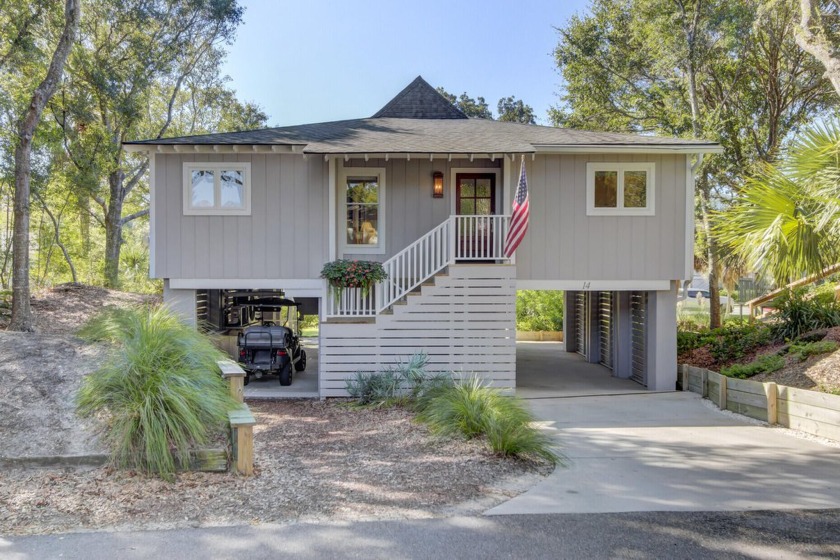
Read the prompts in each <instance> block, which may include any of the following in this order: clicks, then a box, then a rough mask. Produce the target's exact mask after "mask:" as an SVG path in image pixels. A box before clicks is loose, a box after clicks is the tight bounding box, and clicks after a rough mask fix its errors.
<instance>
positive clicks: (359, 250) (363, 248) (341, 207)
mask: <svg viewBox="0 0 840 560" xmlns="http://www.w3.org/2000/svg"><path fill="white" fill-rule="evenodd" d="M350 177H376V180H377V183H378V184H379V203H378V205H379V208H378V210H377V216H378V218H379V228H378V229H377V231H376V234H377V244H376V245H353V244H350V243H348V242H347V228H346V226H345V221H346V220H347V179H348V178H350ZM337 182H338V185H337V191H338V212H337V216H336V220H337V221H338V228H337V230H338V231H337V233H338V247H339V251H341V253H342V254H349V255H384V254H385V245H386V243H387V240H386V235H385V232H386V231H387V230H386V229H385V226H386V219H387V216H386V214H387V211H386V208H387V206H386V205H385V196H386V193H387V190H388V188H387V185H386V181H385V168H384V167H341V168H339V171H338V180H337Z"/></svg>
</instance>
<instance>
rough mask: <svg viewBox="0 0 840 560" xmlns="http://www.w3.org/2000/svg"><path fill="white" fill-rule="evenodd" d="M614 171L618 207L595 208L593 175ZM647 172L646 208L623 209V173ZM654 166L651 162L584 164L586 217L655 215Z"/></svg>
mask: <svg viewBox="0 0 840 560" xmlns="http://www.w3.org/2000/svg"><path fill="white" fill-rule="evenodd" d="M597 171H615V172H617V173H618V192H617V193H616V198H617V203H618V206H617V207H615V208H596V207H595V173H596V172H597ZM625 171H646V172H647V178H648V180H647V187H646V192H647V206H646V207H644V208H625V207H624V172H625ZM655 195H656V164H655V163H653V162H632V163H618V162H614V163H613V162H600V161H599V162H589V163H587V164H586V215H587V216H655V215H656V196H655Z"/></svg>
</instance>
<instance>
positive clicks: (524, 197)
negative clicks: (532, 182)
mask: <svg viewBox="0 0 840 560" xmlns="http://www.w3.org/2000/svg"><path fill="white" fill-rule="evenodd" d="M529 214H530V211H529V204H528V180H527V178H526V177H525V158H524V157H523V158H522V167H521V169H520V171H519V186H518V187H516V197H514V199H513V214H512V215H511V217H510V227H509V228H508V232H507V237H506V238H505V248H504V252H505V257H507V258H510V257H511V256H513V254H514V253H515V252H516V248H517V247H519V243H520V242H522V238H523V237H525V232H527V231H528V216H529Z"/></svg>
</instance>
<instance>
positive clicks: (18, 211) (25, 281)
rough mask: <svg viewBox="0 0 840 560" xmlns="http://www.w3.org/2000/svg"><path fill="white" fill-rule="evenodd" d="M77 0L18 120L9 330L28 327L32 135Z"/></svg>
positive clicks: (59, 64) (76, 15)
mask: <svg viewBox="0 0 840 560" xmlns="http://www.w3.org/2000/svg"><path fill="white" fill-rule="evenodd" d="M79 2H80V0H66V2H65V4H64V30H63V31H62V33H61V38H60V39H59V41H58V45H57V46H56V48H55V52H54V53H53V56H52V60H51V61H50V67H49V69H48V70H47V75H46V77H45V78H44V80H43V81H42V82H41V83H40V84H39V85H38V87H37V88H35V91H34V92H33V93H32V99H31V101H30V102H29V107H28V108H27V110H26V112H25V113H24V114H23V116H22V117H21V119H20V121H19V123H18V144H17V146H16V147H15V229H14V235H13V243H14V248H13V250H12V319H11V322H10V323H9V327H8V328H9V330H12V331H32V330H33V322H32V307H31V306H30V302H29V297H30V290H29V204H30V200H29V199H30V192H29V183H30V178H31V172H32V166H31V164H32V161H31V160H32V138H33V137H34V135H35V129H36V128H37V126H38V122H39V121H40V120H41V114H42V113H43V111H44V107H45V106H46V104H47V102H48V101H49V99H50V97H52V95H53V93H55V89H56V87H57V86H58V80H59V79H60V78H61V75H62V74H63V73H64V63H65V62H66V61H67V55H69V54H70V48H71V47H72V46H73V39H74V37H75V36H76V30H77V29H78V27H79V19H80V17H81V7H80V4H79Z"/></svg>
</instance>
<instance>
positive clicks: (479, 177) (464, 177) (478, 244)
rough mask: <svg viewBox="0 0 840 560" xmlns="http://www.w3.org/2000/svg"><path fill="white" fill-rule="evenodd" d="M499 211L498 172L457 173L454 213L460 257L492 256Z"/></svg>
mask: <svg viewBox="0 0 840 560" xmlns="http://www.w3.org/2000/svg"><path fill="white" fill-rule="evenodd" d="M495 213H496V174H495V173H458V174H457V175H456V176H455V214H457V215H458V216H460V218H458V219H457V223H458V255H457V256H458V257H459V258H462V259H482V258H492V253H491V251H492V249H491V248H492V247H493V220H492V219H491V218H489V216H493V215H494V214H495Z"/></svg>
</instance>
